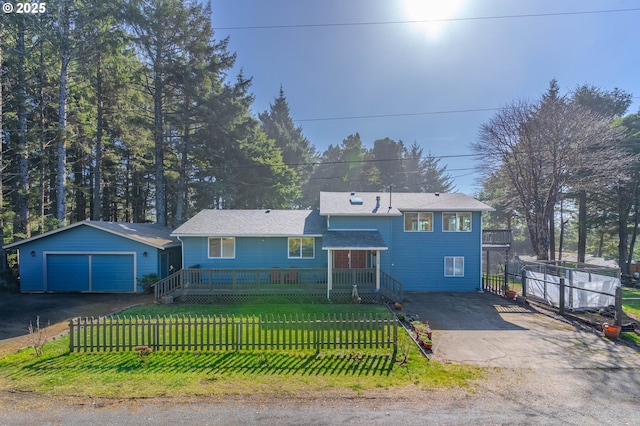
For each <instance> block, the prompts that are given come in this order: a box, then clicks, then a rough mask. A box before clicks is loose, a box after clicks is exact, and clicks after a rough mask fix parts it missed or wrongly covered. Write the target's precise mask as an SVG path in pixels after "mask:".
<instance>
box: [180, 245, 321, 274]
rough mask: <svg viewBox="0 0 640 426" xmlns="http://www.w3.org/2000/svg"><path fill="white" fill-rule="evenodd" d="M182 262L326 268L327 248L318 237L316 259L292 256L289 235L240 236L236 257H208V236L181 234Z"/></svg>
mask: <svg viewBox="0 0 640 426" xmlns="http://www.w3.org/2000/svg"><path fill="white" fill-rule="evenodd" d="M181 239H182V247H183V252H182V253H183V265H184V267H185V268H189V267H193V266H196V265H197V266H198V267H200V268H203V269H227V268H229V269H269V268H273V267H274V266H277V267H279V268H289V267H292V266H295V267H297V268H326V267H327V252H326V251H324V250H322V238H320V237H316V238H315V257H314V258H313V259H289V258H288V256H289V243H288V238H287V237H264V238H262V237H237V238H236V257H235V258H234V259H224V258H223V259H208V258H207V255H208V244H209V239H208V238H207V237H182V238H181Z"/></svg>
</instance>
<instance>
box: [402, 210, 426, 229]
mask: <svg viewBox="0 0 640 426" xmlns="http://www.w3.org/2000/svg"><path fill="white" fill-rule="evenodd" d="M404 230H405V231H407V232H431V231H433V213H431V212H406V213H405V214H404Z"/></svg>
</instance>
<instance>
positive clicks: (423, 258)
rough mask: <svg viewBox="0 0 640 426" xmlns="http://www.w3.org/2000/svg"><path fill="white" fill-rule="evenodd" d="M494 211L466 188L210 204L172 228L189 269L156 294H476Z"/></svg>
mask: <svg viewBox="0 0 640 426" xmlns="http://www.w3.org/2000/svg"><path fill="white" fill-rule="evenodd" d="M491 210H493V209H492V208H491V207H489V206H488V205H486V204H484V203H482V202H480V201H478V200H475V199H474V198H471V197H469V196H467V195H464V194H444V193H443V194H440V193H393V194H391V193H376V192H365V193H348V192H321V193H320V209H319V210H204V211H201V212H200V213H198V214H197V215H195V216H194V217H193V218H192V219H190V220H189V221H187V222H186V223H184V224H183V225H182V226H180V227H179V228H177V229H176V230H175V231H174V232H173V233H172V235H173V236H175V237H177V238H179V239H180V240H181V241H182V258H183V263H184V265H187V267H186V269H185V271H181V275H180V277H179V279H178V278H176V277H173V278H172V277H169V278H167V280H165V282H161V283H159V284H160V285H159V286H157V289H156V295H157V296H162V295H165V294H169V293H171V292H174V294H176V292H177V293H180V292H182V293H181V294H186V293H189V291H187V290H186V287H189V288H190V289H191V290H190V292H192V293H193V292H198V291H200V292H201V293H205V292H208V293H215V292H216V291H220V292H222V291H226V292H233V291H234V290H237V291H241V289H242V291H247V290H249V289H253V291H256V292H258V291H260V292H264V291H265V290H268V289H271V290H273V291H279V292H287V291H294V290H296V289H299V288H301V287H302V288H305V289H307V291H318V290H321V291H326V294H327V297H328V298H331V297H332V295H333V294H335V293H338V292H340V293H350V292H351V291H352V287H353V285H357V286H358V288H359V289H360V291H361V292H362V291H364V292H371V293H377V292H383V293H384V292H385V291H387V292H390V293H391V294H392V295H394V296H395V297H397V289H398V288H399V287H400V286H401V288H402V290H403V291H420V292H424V291H476V290H478V289H480V288H481V286H482V212H485V211H491ZM190 273H191V274H192V275H189V274H190Z"/></svg>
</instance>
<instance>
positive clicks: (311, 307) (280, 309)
mask: <svg viewBox="0 0 640 426" xmlns="http://www.w3.org/2000/svg"><path fill="white" fill-rule="evenodd" d="M344 313H359V314H381V315H383V314H385V313H389V309H388V308H386V307H385V306H381V305H331V304H328V303H327V304H322V303H320V304H286V303H283V304H240V305H178V304H176V305H145V306H139V307H135V308H131V309H127V310H126V311H123V312H122V313H121V314H120V315H127V316H128V315H131V316H136V315H139V316H143V315H146V316H169V315H173V316H182V315H187V316H188V315H192V316H196V315H237V316H240V315H243V316H248V315H258V314H261V315H307V314H312V315H313V314H316V315H321V314H324V315H333V314H344Z"/></svg>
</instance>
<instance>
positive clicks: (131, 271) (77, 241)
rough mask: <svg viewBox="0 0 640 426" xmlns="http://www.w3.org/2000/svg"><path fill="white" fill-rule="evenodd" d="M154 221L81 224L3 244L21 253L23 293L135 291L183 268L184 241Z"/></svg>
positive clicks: (21, 289) (84, 222)
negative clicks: (148, 279) (147, 279)
mask: <svg viewBox="0 0 640 426" xmlns="http://www.w3.org/2000/svg"><path fill="white" fill-rule="evenodd" d="M170 234H171V229H170V228H167V227H164V226H161V225H157V224H150V223H125V222H93V221H83V222H77V223H74V224H72V225H69V226H65V227H63V228H59V229H56V230H53V231H50V232H47V233H44V234H41V235H37V236H35V237H31V238H28V239H25V240H22V241H17V242H15V243H12V244H8V245H6V246H4V249H17V250H18V259H19V266H20V291H22V292H23V293H36V292H93V293H106V292H118V293H132V292H140V291H142V290H143V289H142V286H141V285H140V284H139V283H138V279H139V278H141V277H143V276H145V275H147V274H156V275H157V276H158V277H160V278H163V277H166V276H167V275H169V273H170V272H171V271H173V270H176V271H177V270H178V269H180V268H181V266H182V260H181V253H182V252H181V249H180V246H181V244H180V241H179V240H178V239H177V238H175V237H172V236H171V235H170Z"/></svg>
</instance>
